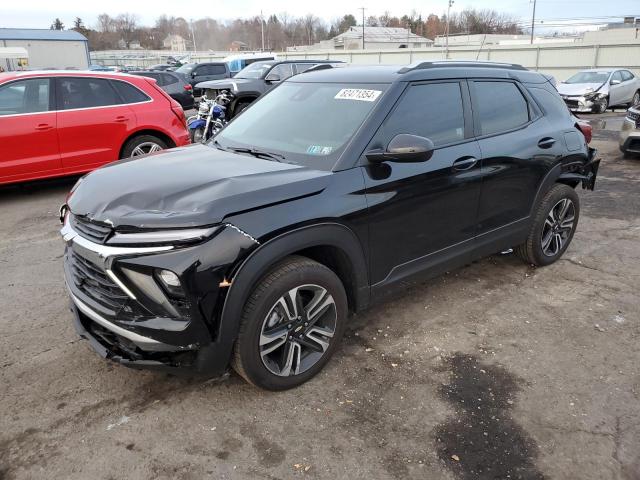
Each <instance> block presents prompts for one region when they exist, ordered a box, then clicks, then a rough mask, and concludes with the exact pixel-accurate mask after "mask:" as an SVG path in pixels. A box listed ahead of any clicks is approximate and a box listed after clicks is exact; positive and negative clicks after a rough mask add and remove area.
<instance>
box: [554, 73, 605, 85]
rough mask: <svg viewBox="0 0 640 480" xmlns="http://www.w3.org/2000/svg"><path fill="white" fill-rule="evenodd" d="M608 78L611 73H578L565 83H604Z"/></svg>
mask: <svg viewBox="0 0 640 480" xmlns="http://www.w3.org/2000/svg"><path fill="white" fill-rule="evenodd" d="M608 78H609V72H578V73H576V74H575V75H573V76H572V77H569V79H568V80H566V81H565V82H564V83H604V82H606V81H607V79H608Z"/></svg>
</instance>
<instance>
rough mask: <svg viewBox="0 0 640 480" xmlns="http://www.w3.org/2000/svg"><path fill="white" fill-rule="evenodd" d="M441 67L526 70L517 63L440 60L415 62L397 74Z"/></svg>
mask: <svg viewBox="0 0 640 480" xmlns="http://www.w3.org/2000/svg"><path fill="white" fill-rule="evenodd" d="M443 67H467V68H504V69H508V70H527V69H526V68H525V67H523V66H522V65H518V64H517V63H499V62H483V61H475V60H441V61H430V62H416V63H412V64H411V65H407V66H406V67H403V68H401V69H400V70H398V73H407V72H412V71H414V70H425V69H428V68H443Z"/></svg>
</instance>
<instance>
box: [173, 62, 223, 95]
mask: <svg viewBox="0 0 640 480" xmlns="http://www.w3.org/2000/svg"><path fill="white" fill-rule="evenodd" d="M175 72H176V73H179V74H180V75H182V76H183V77H184V79H185V80H186V81H187V82H188V83H189V84H190V85H191V87H192V88H193V94H194V95H196V96H199V95H200V94H201V93H202V92H201V91H200V89H199V88H197V87H196V85H197V84H198V83H200V82H206V81H208V80H218V79H221V78H229V77H230V76H231V71H230V70H229V65H227V64H226V63H225V62H206V63H186V64H184V65H182V66H181V67H180V68H177V69H176V70H175Z"/></svg>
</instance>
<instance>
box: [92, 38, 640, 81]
mask: <svg viewBox="0 0 640 480" xmlns="http://www.w3.org/2000/svg"><path fill="white" fill-rule="evenodd" d="M230 54H232V53H231V52H169V51H161V50H157V51H153V52H151V51H145V52H142V51H138V52H136V51H130V50H125V51H118V52H115V51H112V52H92V53H91V59H92V61H93V62H95V63H101V64H104V65H133V66H136V67H140V68H145V67H149V66H151V65H153V64H156V63H164V62H165V61H166V59H167V57H168V56H169V55H173V56H174V57H178V56H181V55H189V57H190V61H192V62H204V61H214V60H220V59H222V58H224V57H225V56H227V55H230ZM444 57H445V51H444V49H442V48H423V49H396V50H348V51H340V50H330V51H319V50H308V51H299V52H282V53H278V58H284V59H293V60H296V59H326V60H342V61H344V62H347V63H353V64H366V65H372V64H393V65H406V64H409V63H413V62H416V61H420V60H424V61H429V60H442V59H444ZM449 58H450V59H453V60H489V61H494V62H507V63H518V64H521V65H523V66H525V67H527V68H530V69H531V70H539V71H541V72H544V73H549V74H551V75H554V76H555V77H556V78H557V79H559V80H564V79H566V78H568V77H569V76H571V75H572V74H574V73H575V72H576V71H578V70H582V69H585V68H598V67H624V68H628V69H631V70H635V72H636V73H638V74H640V43H633V44H601V45H591V44H580V43H576V44H566V45H560V46H559V45H544V44H542V45H522V46H520V45H519V46H491V47H484V48H478V47H453V48H450V49H449Z"/></svg>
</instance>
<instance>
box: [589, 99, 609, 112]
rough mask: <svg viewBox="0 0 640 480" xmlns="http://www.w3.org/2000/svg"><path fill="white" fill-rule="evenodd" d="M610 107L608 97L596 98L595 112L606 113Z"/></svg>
mask: <svg viewBox="0 0 640 480" xmlns="http://www.w3.org/2000/svg"><path fill="white" fill-rule="evenodd" d="M607 108H609V99H608V98H607V97H602V98H599V99H598V100H596V102H595V104H594V105H593V109H592V110H593V113H604V112H606V111H607Z"/></svg>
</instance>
